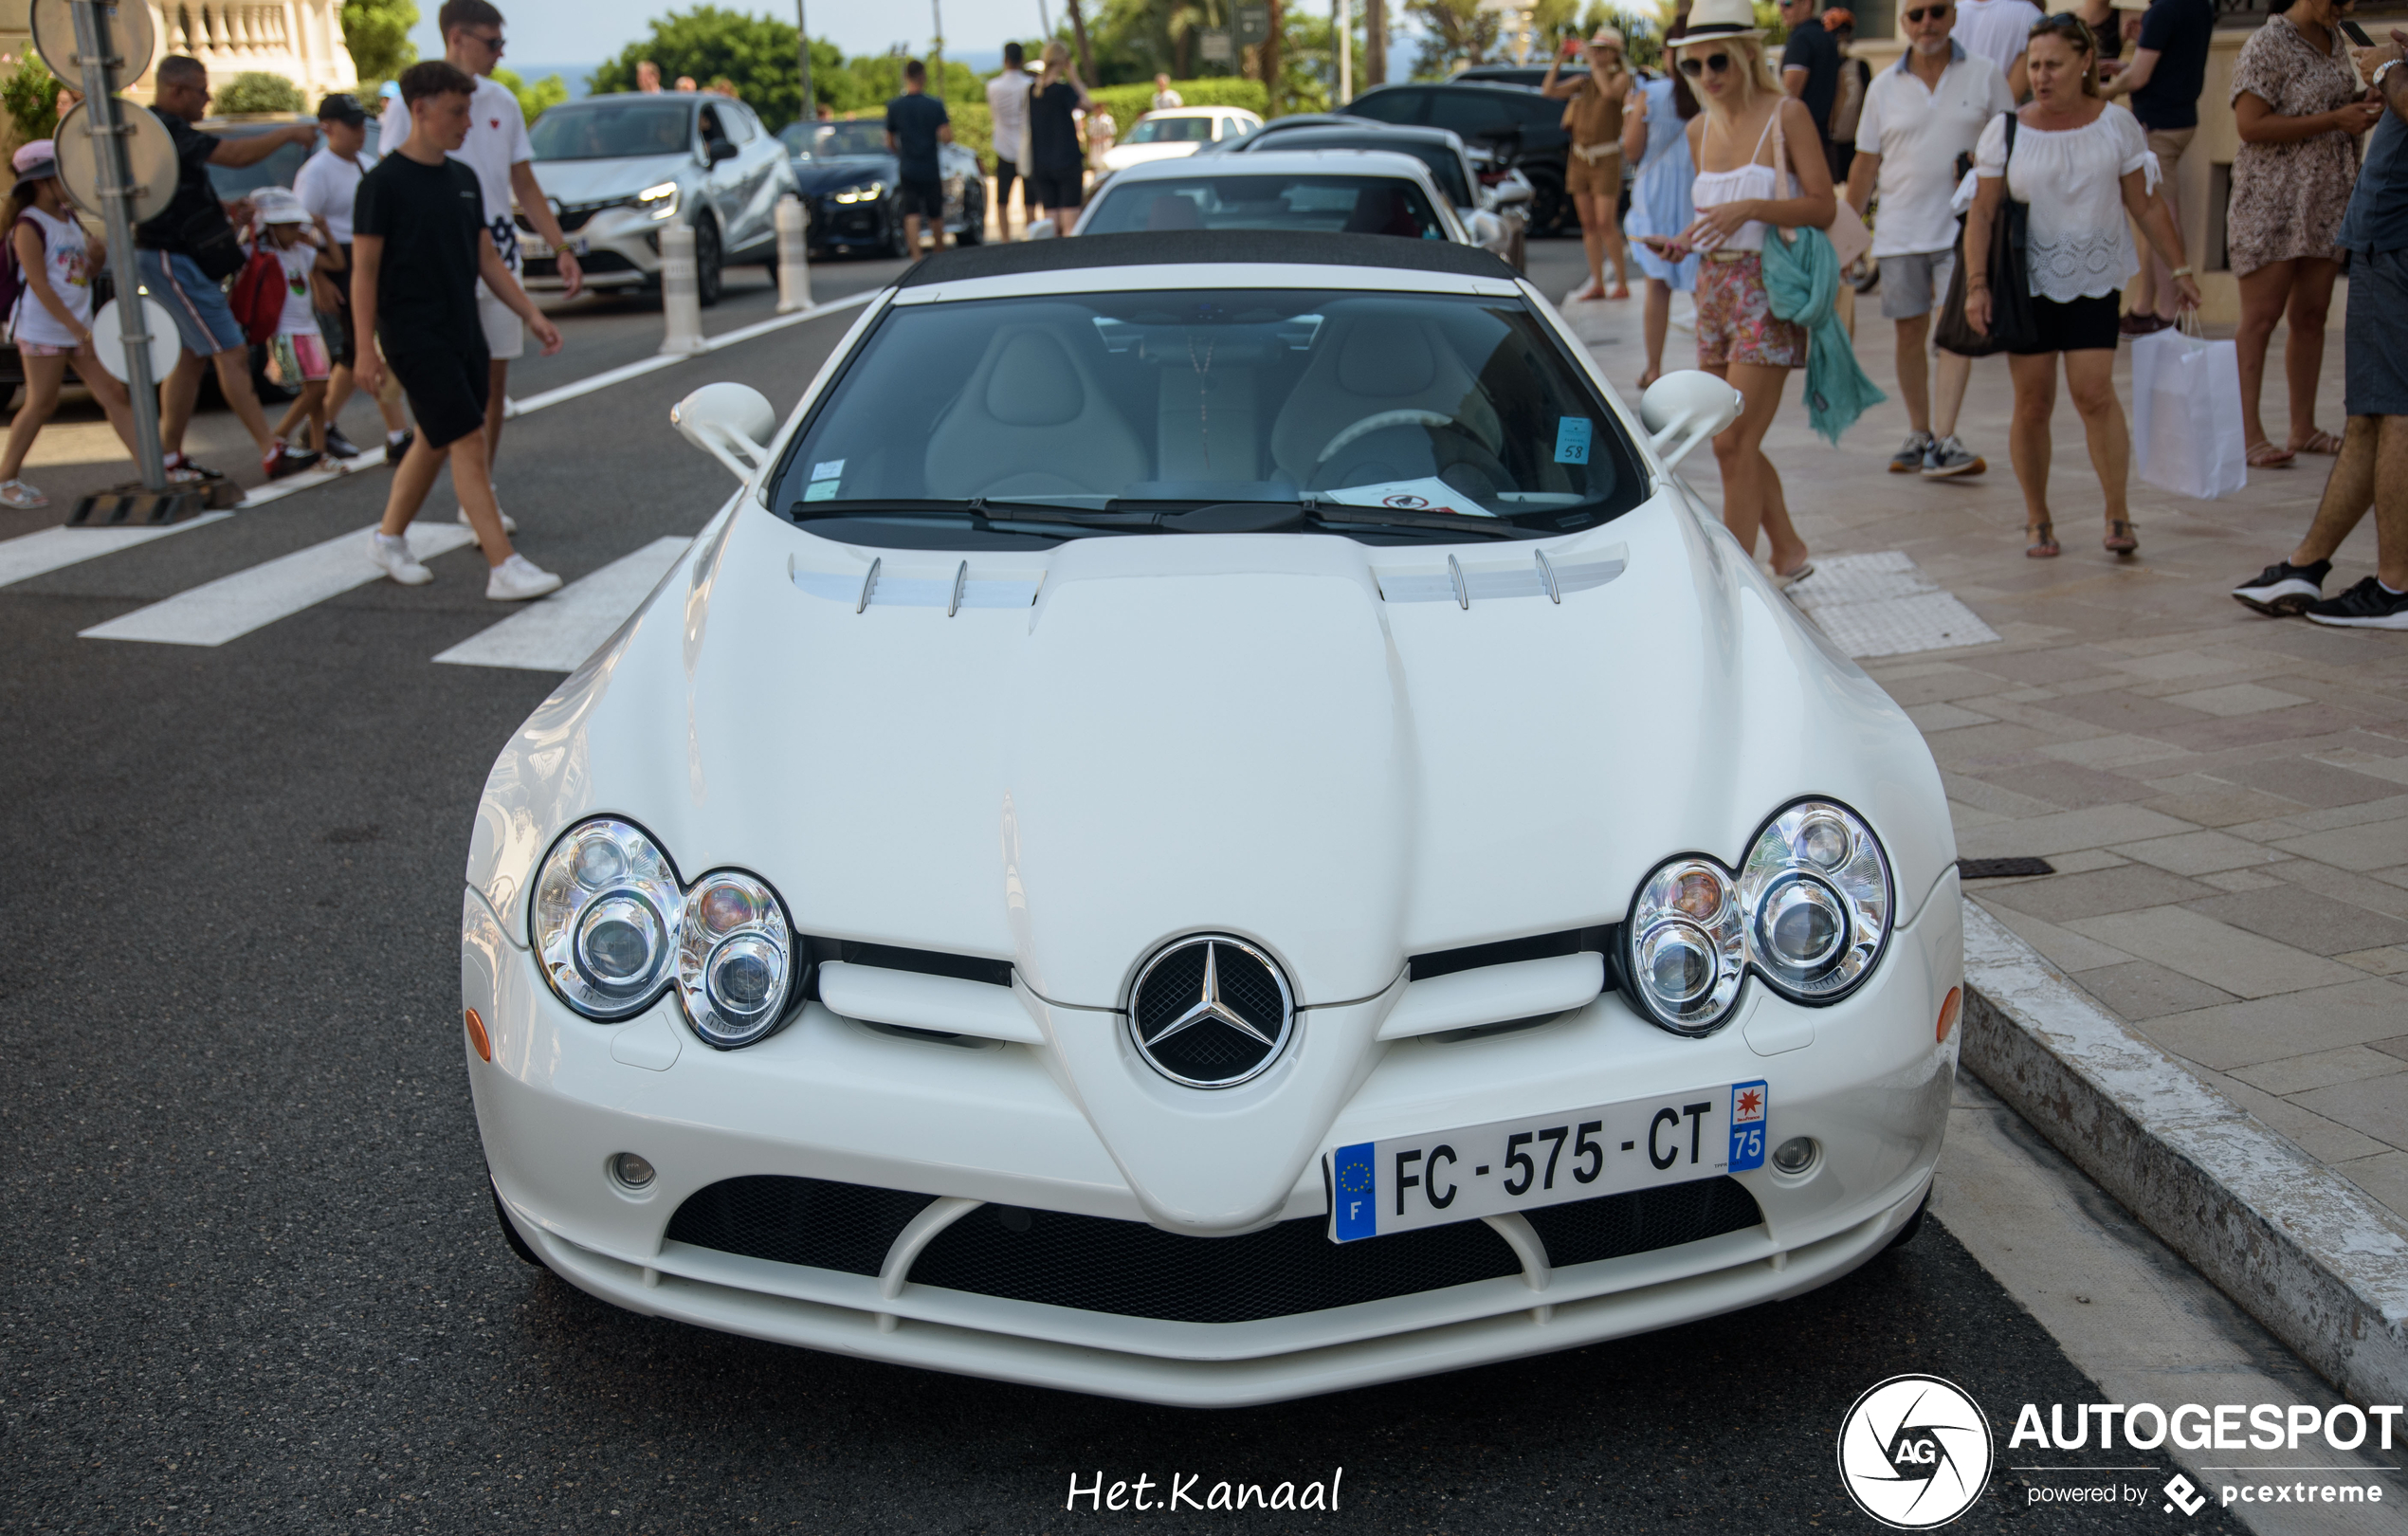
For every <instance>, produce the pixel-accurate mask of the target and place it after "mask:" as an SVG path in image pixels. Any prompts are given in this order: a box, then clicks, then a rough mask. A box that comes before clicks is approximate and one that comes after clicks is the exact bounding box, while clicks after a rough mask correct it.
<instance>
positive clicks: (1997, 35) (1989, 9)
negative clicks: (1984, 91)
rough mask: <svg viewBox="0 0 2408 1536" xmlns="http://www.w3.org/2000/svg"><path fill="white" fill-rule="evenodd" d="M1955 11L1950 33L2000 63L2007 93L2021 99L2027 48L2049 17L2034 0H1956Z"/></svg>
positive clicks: (1972, 51)
mask: <svg viewBox="0 0 2408 1536" xmlns="http://www.w3.org/2000/svg"><path fill="white" fill-rule="evenodd" d="M1906 3H1907V4H1909V5H1911V4H1912V3H1913V0H1906ZM1956 12H1957V26H1956V29H1955V31H1954V32H1953V33H1952V34H1951V35H1952V36H1954V37H1955V38H1956V40H1957V42H1958V44H1959V46H1961V47H1963V49H1964V50H1965V51H1966V52H1967V53H1970V54H1974V55H1976V56H1977V57H1979V58H1983V59H1987V60H1989V61H1990V62H1991V63H1992V64H1997V65H1998V73H2000V74H2001V75H2004V76H2006V77H2007V94H2008V95H2010V96H2012V97H2014V98H2015V99H2016V101H2022V100H2023V98H2024V95H2025V88H2026V87H2025V82H2024V77H2023V55H2024V50H2025V49H2026V48H2028V47H2030V46H2032V28H2034V27H2037V26H2039V25H2040V23H2041V22H2043V21H2045V20H2047V18H2046V17H2044V16H2042V15H2041V14H2040V8H2039V7H2038V6H2035V5H2034V4H2033V3H2032V0H1957V4H1956Z"/></svg>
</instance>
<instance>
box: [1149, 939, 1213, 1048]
mask: <svg viewBox="0 0 2408 1536" xmlns="http://www.w3.org/2000/svg"><path fill="white" fill-rule="evenodd" d="M1202 996H1204V946H1203V945H1202V944H1197V945H1196V946H1195V948H1193V949H1182V950H1178V951H1176V952H1175V953H1172V954H1169V955H1165V956H1163V957H1162V963H1160V964H1159V965H1157V966H1155V967H1154V969H1152V970H1151V971H1148V972H1147V973H1146V974H1145V985H1144V986H1143V987H1142V988H1140V990H1139V992H1138V995H1137V1031H1138V1033H1140V1034H1141V1035H1144V1036H1145V1037H1147V1038H1148V1039H1151V1038H1152V1037H1153V1035H1154V1033H1155V1032H1156V1031H1157V1030H1159V1029H1160V1028H1162V1026H1163V1025H1165V1024H1168V1023H1169V1022H1170V1021H1171V1020H1173V1019H1175V1018H1177V1017H1178V1016H1179V1015H1181V1014H1183V1013H1185V1012H1187V1011H1188V1009H1189V1008H1191V1007H1193V1006H1194V1005H1195V999H1196V998H1198V997H1202Z"/></svg>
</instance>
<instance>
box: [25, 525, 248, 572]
mask: <svg viewBox="0 0 2408 1536" xmlns="http://www.w3.org/2000/svg"><path fill="white" fill-rule="evenodd" d="M233 515H234V514H233V513H231V512H204V513H202V514H201V515H200V516H199V517H196V518H188V519H186V520H185V521H182V522H170V523H165V524H152V523H127V524H122V525H114V526H112V525H103V526H100V527H97V528H71V527H66V528H45V529H43V530H42V531H40V532H39V533H29V534H21V535H19V536H18V537H16V538H14V539H8V540H6V541H4V542H0V587H6V586H9V585H10V584H12V583H14V582H19V581H29V580H31V579H32V578H33V577H35V576H46V575H48V574H49V573H50V572H52V571H63V570H64V569H66V567H68V566H70V565H81V564H82V563H83V562H84V561H85V560H96V559H99V558H100V557H101V556H103V555H114V554H116V553H117V552H118V551H119V550H121V549H132V548H133V547H134V546H135V545H137V544H147V543H149V542H150V541H151V540H152V539H165V538H166V537H167V536H168V535H170V534H180V533H182V532H184V531H185V530H186V529H187V528H197V527H199V526H200V525H201V524H202V523H204V522H222V521H225V520H226V519H228V518H230V517H232V516H233Z"/></svg>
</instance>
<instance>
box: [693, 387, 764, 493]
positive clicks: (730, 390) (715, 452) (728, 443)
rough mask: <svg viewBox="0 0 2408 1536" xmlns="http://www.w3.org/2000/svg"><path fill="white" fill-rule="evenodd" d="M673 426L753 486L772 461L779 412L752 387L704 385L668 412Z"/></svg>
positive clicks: (737, 476)
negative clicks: (761, 468)
mask: <svg viewBox="0 0 2408 1536" xmlns="http://www.w3.org/2000/svg"><path fill="white" fill-rule="evenodd" d="M669 423H670V425H671V426H673V427H675V428H676V429H677V430H679V431H681V432H683V433H684V434H685V440H686V441H687V442H689V443H691V444H693V445H694V446H695V447H696V448H701V449H702V451H703V452H705V453H707V454H709V455H710V456H711V457H712V458H714V459H717V460H718V461H719V462H720V463H721V464H723V465H725V466H727V467H728V469H729V471H730V472H731V473H733V474H734V475H735V476H736V478H737V479H739V480H741V481H746V482H750V481H751V480H752V478H753V476H754V474H755V473H757V471H758V470H759V469H760V466H762V465H764V464H767V463H768V462H769V449H768V448H767V447H765V446H764V445H766V444H767V443H768V442H769V440H770V439H771V438H772V437H775V435H777V411H776V410H775V408H774V407H772V406H771V405H770V403H769V397H768V396H767V395H764V394H763V393H761V392H760V391H758V390H757V389H754V388H753V387H752V386H751V385H749V384H705V385H703V386H702V388H701V389H699V390H696V391H695V392H694V393H691V394H689V395H687V396H686V397H685V398H684V399H683V400H680V401H679V402H678V403H677V404H675V405H673V406H671V407H670V408H669Z"/></svg>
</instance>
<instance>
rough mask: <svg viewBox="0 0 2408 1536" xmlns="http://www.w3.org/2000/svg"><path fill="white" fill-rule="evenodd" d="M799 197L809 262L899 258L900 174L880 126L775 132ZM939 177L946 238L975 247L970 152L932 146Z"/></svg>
mask: <svg viewBox="0 0 2408 1536" xmlns="http://www.w3.org/2000/svg"><path fill="white" fill-rule="evenodd" d="M777 137H778V141H779V142H780V143H781V144H783V145H784V146H785V149H786V154H787V157H788V160H789V163H790V164H791V166H792V167H793V170H794V182H795V185H796V186H797V187H798V188H799V189H800V190H801V192H802V198H803V212H804V215H805V218H806V220H807V223H806V229H805V233H804V237H803V238H804V241H805V243H806V246H807V247H808V249H809V250H810V253H811V254H812V256H814V257H819V256H833V255H839V254H842V255H848V256H902V255H903V254H905V253H906V249H907V247H905V246H904V245H903V197H902V187H901V178H902V172H901V170H900V168H899V167H898V166H897V165H896V163H895V156H894V155H893V153H892V152H891V151H889V150H888V149H887V148H886V125H885V122H884V121H882V120H880V119H876V118H854V119H846V120H844V121H841V122H791V123H788V124H787V125H786V126H785V127H784V128H782V129H779V130H778V134H777ZM937 169H938V170H939V173H941V174H942V175H943V177H944V188H945V212H944V224H945V232H946V233H947V234H950V235H951V236H953V238H954V242H955V243H956V244H957V245H963V246H975V245H976V244H978V243H979V242H980V241H982V240H984V239H985V238H986V234H987V177H986V173H985V171H984V170H983V168H981V167H980V165H979V164H978V156H977V154H976V151H974V150H972V149H970V148H969V147H968V146H966V145H962V144H939V145H938V146H937Z"/></svg>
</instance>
